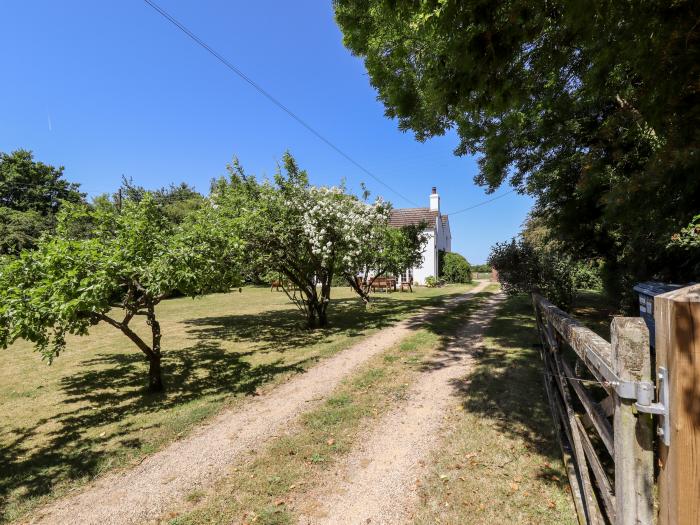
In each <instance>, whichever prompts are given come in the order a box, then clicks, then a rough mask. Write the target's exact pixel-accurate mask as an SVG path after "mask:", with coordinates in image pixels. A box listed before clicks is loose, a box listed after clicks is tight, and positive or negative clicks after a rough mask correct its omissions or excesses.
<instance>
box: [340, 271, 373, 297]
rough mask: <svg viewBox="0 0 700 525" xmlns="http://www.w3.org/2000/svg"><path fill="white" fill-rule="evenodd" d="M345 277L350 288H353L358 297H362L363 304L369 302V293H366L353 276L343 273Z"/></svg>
mask: <svg viewBox="0 0 700 525" xmlns="http://www.w3.org/2000/svg"><path fill="white" fill-rule="evenodd" d="M345 279H346V280H347V281H348V284H349V285H350V288H352V289H353V290H355V293H356V294H357V295H359V296H360V299H362V301H363V302H364V303H365V304H369V293H367V291H366V290H365V289H364V287H363V286H362V285H359V284H357V279H356V278H355V276H354V275H348V274H345Z"/></svg>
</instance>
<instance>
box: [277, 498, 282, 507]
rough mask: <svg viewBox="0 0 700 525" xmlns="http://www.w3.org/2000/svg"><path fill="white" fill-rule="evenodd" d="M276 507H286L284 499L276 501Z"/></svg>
mask: <svg viewBox="0 0 700 525" xmlns="http://www.w3.org/2000/svg"><path fill="white" fill-rule="evenodd" d="M275 505H277V506H278V507H279V506H280V505H284V500H283V499H278V500H277V501H275Z"/></svg>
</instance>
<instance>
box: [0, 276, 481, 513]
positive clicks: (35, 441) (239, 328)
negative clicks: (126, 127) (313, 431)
mask: <svg viewBox="0 0 700 525" xmlns="http://www.w3.org/2000/svg"><path fill="white" fill-rule="evenodd" d="M467 289H468V287H465V286H449V287H445V288H441V289H426V288H418V289H417V290H416V293H414V294H408V293H394V294H387V295H385V294H377V296H376V304H375V306H374V307H373V308H372V309H370V310H367V309H365V308H364V307H363V306H362V304H361V303H360V302H359V301H358V300H357V299H356V298H355V297H354V296H353V295H352V294H351V292H350V291H349V289H348V288H339V289H336V290H334V293H333V304H332V305H331V309H330V322H331V326H330V327H329V328H328V329H326V330H319V331H308V330H305V329H304V328H303V322H302V319H301V318H300V316H299V313H298V312H297V311H296V310H295V308H294V307H293V306H292V305H291V304H290V303H289V301H288V300H287V299H286V297H285V296H284V294H282V293H278V292H270V291H269V289H267V288H255V287H249V288H244V289H243V292H242V293H238V292H234V293H230V294H215V295H210V296H207V297H204V298H201V299H197V300H191V299H186V298H179V299H172V300H168V301H164V302H163V303H161V304H160V305H159V306H158V310H157V314H158V316H159V318H160V320H161V325H162V329H163V334H164V337H163V348H164V360H163V369H164V370H163V373H164V379H165V384H166V392H165V393H164V394H159V395H153V394H148V393H146V391H145V383H146V370H147V367H146V363H145V362H144V360H143V357H142V355H141V354H140V352H138V350H137V349H136V348H135V347H134V346H133V345H132V344H131V343H130V342H129V341H128V339H126V338H125V337H124V336H123V335H122V334H121V333H120V332H118V331H116V330H115V329H113V328H112V327H109V326H106V325H97V326H95V327H94V328H93V329H92V330H91V333H90V335H89V336H87V337H83V338H77V337H71V338H69V340H68V348H67V350H66V351H65V353H63V354H62V355H61V356H60V357H59V358H58V359H56V361H55V362H54V364H53V365H51V366H47V365H46V364H44V363H42V362H41V361H40V358H39V355H38V354H36V353H34V352H32V348H31V345H30V344H28V343H26V342H18V343H16V344H14V345H13V346H11V347H10V348H9V349H7V350H5V351H3V352H2V360H3V366H2V367H1V368H0V450H1V451H2V452H1V453H0V523H1V522H7V521H11V520H13V519H17V518H19V517H22V516H24V515H26V514H27V513H28V512H29V511H31V510H32V509H33V508H35V507H36V506H37V505H39V504H41V503H43V502H46V501H47V500H49V499H51V498H54V497H58V496H61V495H63V494H65V493H66V492H67V491H68V490H69V489H74V488H76V487H79V486H80V485H81V484H83V483H85V482H86V481H88V480H90V479H92V478H94V477H95V476H97V475H99V474H101V473H103V472H105V471H108V470H110V469H114V468H119V467H126V466H129V465H131V464H134V463H135V462H138V461H139V460H140V459H141V458H143V457H144V456H145V455H147V454H151V453H153V452H154V451H156V450H158V449H160V448H162V447H163V446H164V445H166V444H168V443H170V442H172V441H173V440H175V439H177V438H178V437H180V436H182V435H184V434H186V433H187V432H189V431H190V430H191V429H192V428H193V427H194V426H196V425H197V424H200V423H201V422H202V421H203V420H205V419H206V418H208V417H211V416H212V415H213V414H215V413H216V412H217V411H218V410H219V409H221V407H222V406H225V405H232V404H235V403H237V402H239V401H240V400H241V399H243V398H244V397H245V396H247V395H251V394H255V393H256V392H260V391H263V390H265V389H266V388H270V387H272V386H273V385H274V384H276V383H277V382H278V381H281V380H283V379H284V378H286V377H288V376H289V375H290V374H294V373H297V372H299V371H302V370H304V369H306V368H308V367H309V366H311V365H312V364H313V363H315V362H316V361H317V360H318V359H320V358H322V357H325V356H328V355H331V354H334V353H336V352H338V351H340V350H342V349H344V348H347V347H348V346H350V345H352V344H353V343H355V342H357V341H359V340H361V339H362V338H363V337H365V336H367V335H369V334H371V333H373V332H375V331H376V330H378V329H381V328H382V327H385V326H388V325H390V324H393V323H394V322H395V321H396V320H398V319H400V318H402V317H405V316H407V315H409V314H410V313H411V312H413V311H415V310H416V309H418V308H420V307H423V306H427V305H430V304H435V303H438V302H440V301H441V300H442V299H444V298H445V297H449V296H451V295H453V294H457V293H461V292H464V291H466V290H467ZM138 331H139V332H140V333H142V334H143V335H147V333H148V332H147V327H146V326H145V325H143V326H138ZM195 499H196V498H195Z"/></svg>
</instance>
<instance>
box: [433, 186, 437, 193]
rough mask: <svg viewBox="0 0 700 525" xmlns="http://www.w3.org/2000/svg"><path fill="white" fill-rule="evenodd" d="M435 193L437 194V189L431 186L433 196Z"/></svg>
mask: <svg viewBox="0 0 700 525" xmlns="http://www.w3.org/2000/svg"><path fill="white" fill-rule="evenodd" d="M436 193H437V188H436V187H435V186H433V195H435V194H436Z"/></svg>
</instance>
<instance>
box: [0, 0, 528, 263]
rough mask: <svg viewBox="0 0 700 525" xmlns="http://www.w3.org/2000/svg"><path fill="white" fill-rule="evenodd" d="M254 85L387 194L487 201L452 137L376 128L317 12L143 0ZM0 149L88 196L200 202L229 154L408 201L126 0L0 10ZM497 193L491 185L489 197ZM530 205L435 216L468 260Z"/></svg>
mask: <svg viewBox="0 0 700 525" xmlns="http://www.w3.org/2000/svg"><path fill="white" fill-rule="evenodd" d="M158 3H159V5H160V6H161V7H163V8H164V9H165V10H167V11H169V12H170V14H172V15H173V16H174V17H175V18H177V19H178V20H180V22H182V23H183V24H185V25H186V26H188V27H189V29H191V30H192V31H193V32H194V33H196V34H197V35H198V36H200V37H201V38H202V39H203V40H204V41H205V42H207V43H208V44H209V45H211V46H212V47H213V48H214V49H216V50H217V51H219V52H220V53H221V54H222V55H223V56H225V57H226V58H227V59H228V60H229V61H231V62H232V63H233V64H235V65H236V66H237V67H239V68H240V69H241V70H242V71H244V72H245V73H246V74H247V75H248V76H250V77H251V78H253V79H254V80H255V81H256V82H257V83H258V84H260V85H261V86H263V87H264V88H265V89H266V90H267V91H269V92H270V93H271V94H273V95H274V96H275V97H276V98H278V99H279V100H281V101H282V102H283V103H284V104H285V105H287V106H288V107H289V108H290V109H292V110H293V111H294V112H295V113H297V114H298V115H300V116H301V117H302V118H303V119H304V120H305V121H306V122H308V123H309V124H310V125H311V126H313V127H314V128H315V129H316V130H318V131H319V132H320V133H321V134H323V135H324V136H325V137H326V138H328V139H329V140H330V141H332V142H333V143H335V144H336V145H337V146H339V147H340V148H341V149H343V150H344V151H345V152H347V153H348V154H349V155H350V156H351V157H353V158H354V159H355V160H357V161H358V162H359V163H360V164H362V165H363V166H365V167H366V168H368V169H369V170H370V171H371V172H372V173H374V174H375V175H377V176H378V177H379V178H381V179H382V180H383V181H384V182H386V183H387V184H388V185H389V186H391V187H393V188H396V189H398V190H399V192H400V193H402V194H403V195H405V196H407V197H408V198H409V199H411V200H412V201H415V202H417V203H419V204H420V205H422V206H423V205H424V206H427V205H428V194H429V193H430V188H431V186H437V188H438V192H439V193H440V195H441V200H442V204H441V208H442V211H443V213H448V214H449V213H450V212H452V211H456V210H459V209H463V208H466V207H468V206H470V205H472V204H477V203H479V202H481V201H483V200H486V199H488V198H490V196H488V195H485V193H484V191H483V189H481V188H479V187H477V186H475V185H474V183H473V177H474V175H475V173H476V171H477V166H476V162H475V160H474V159H472V158H457V157H454V155H453V154H452V150H453V148H454V147H455V145H456V143H457V139H456V137H455V136H454V135H453V134H448V135H446V136H444V137H439V138H435V139H432V140H430V141H428V142H426V143H419V142H417V141H416V140H415V139H414V138H413V135H412V134H410V133H402V132H400V131H399V130H398V129H397V123H396V122H395V121H391V120H389V119H387V118H386V117H384V108H383V106H382V105H381V104H380V103H379V102H377V100H376V93H375V92H374V90H373V89H372V87H371V86H370V84H369V79H368V76H367V73H366V71H365V69H364V67H363V64H362V61H361V60H359V59H358V58H356V57H353V56H351V55H350V53H349V52H348V51H347V50H346V49H345V48H344V47H343V45H342V40H341V33H340V30H339V29H338V27H337V26H336V24H335V21H334V20H333V12H332V5H331V2H330V1H320V0H302V1H297V2H285V1H281V0H278V1H265V0H257V1H256V2H243V1H240V0H239V1H223V0H216V1H214V0H210V1H206V2H186V1H181V0H159V2H158ZM0 49H2V50H3V61H2V65H3V73H2V81H0V151H11V150H13V149H16V148H20V147H22V148H26V149H31V150H33V151H34V153H35V156H36V158H37V159H38V160H41V161H44V162H47V163H51V164H56V165H63V166H65V168H66V171H65V174H66V177H67V178H68V179H69V180H71V181H75V182H79V183H81V185H82V188H83V190H84V191H86V192H87V193H88V194H89V195H96V194H99V193H102V192H110V191H114V189H116V188H117V187H118V185H119V181H120V178H121V176H122V174H124V175H126V176H127V177H132V178H133V179H134V181H135V182H137V183H139V184H141V185H143V186H146V187H160V186H163V185H167V184H168V183H170V182H176V183H177V182H180V181H186V182H188V183H190V184H192V185H194V186H195V187H196V188H197V189H199V190H200V191H202V192H206V191H207V190H208V185H209V180H210V179H211V178H212V177H216V176H219V175H221V174H223V173H224V167H225V165H226V163H227V162H228V161H229V160H230V159H231V157H232V156H233V155H237V156H238V157H239V158H240V160H241V162H242V163H243V165H244V166H245V167H246V169H247V170H248V171H249V172H251V173H256V174H260V175H263V174H271V173H272V172H274V169H275V165H276V162H277V160H279V158H280V157H281V155H282V154H283V153H284V151H285V150H287V149H289V150H290V151H291V152H292V153H293V154H294V155H295V156H296V157H297V159H298V161H299V163H300V164H301V165H302V167H305V168H306V169H308V170H309V174H310V176H311V179H312V181H313V182H314V183H316V184H337V183H338V182H339V181H340V180H341V179H343V178H344V179H345V180H346V181H347V184H348V186H349V188H350V189H351V190H353V191H359V183H360V182H361V181H364V182H365V183H366V184H367V186H368V187H369V189H370V190H371V191H372V193H373V194H375V195H377V194H380V195H383V196H384V197H385V198H387V199H388V200H391V201H392V202H393V203H394V205H395V206H396V207H406V206H412V205H411V204H409V203H407V202H404V201H402V200H401V199H400V198H399V197H397V196H396V195H394V194H392V193H390V192H389V191H388V190H386V189H385V188H383V187H382V186H380V185H379V184H378V183H376V182H375V181H374V180H372V179H371V178H370V177H369V176H367V175H366V174H365V173H363V172H362V171H360V170H359V169H358V168H357V167H355V166H353V165H352V164H351V163H350V162H348V161H347V160H345V159H344V158H342V157H341V156H340V155H338V153H337V152H335V151H333V150H332V149H331V148H329V147H328V146H327V145H325V144H324V143H322V142H321V141H319V140H318V138H316V137H314V136H313V135H312V134H311V133H309V132H308V131H307V130H306V129H304V128H303V127H301V126H300V125H299V124H298V123H297V122H295V121H294V120H292V119H291V118H289V116H287V115H286V114H285V113H283V112H282V111H281V110H280V109H279V108H277V107H276V106H274V105H273V104H271V103H270V102H269V101H268V100H266V99H265V98H263V97H262V96H261V95H260V94H259V93H258V92H256V91H255V90H254V89H252V88H251V87H250V86H249V85H248V84H246V83H245V82H244V81H242V80H241V79H240V78H238V77H236V76H235V75H234V74H233V73H232V72H231V71H229V70H228V69H226V68H225V67H224V66H223V65H222V64H221V63H219V62H218V61H217V60H216V59H215V58H214V57H212V56H211V55H209V54H208V53H207V52H206V51H204V50H203V49H202V48H200V47H198V46H197V45H195V44H194V42H192V41H191V40H189V39H188V38H187V37H186V36H185V35H183V34H182V33H181V32H180V31H178V30H177V29H176V28H175V27H174V26H172V25H171V24H170V23H169V22H167V21H166V20H165V19H164V18H162V17H161V16H160V15H158V14H157V13H156V12H155V11H154V10H153V9H152V8H151V7H149V6H148V5H146V4H145V3H144V2H143V1H141V0H121V1H109V2H107V1H105V2H85V1H73V0H64V1H61V2H54V1H47V0H44V1H39V0H36V1H31V2H28V1H26V0H3V1H2V4H1V5H0ZM505 191H507V188H502V189H501V190H499V191H498V192H497V195H498V194H500V193H503V192H505ZM530 206H531V200H530V199H529V198H527V197H523V196H519V195H517V194H515V193H512V194H510V195H507V196H505V197H504V198H502V199H499V200H497V201H495V202H493V203H491V204H487V205H485V206H481V207H479V208H476V209H474V210H472V211H469V212H465V213H461V214H457V215H454V216H451V217H450V224H451V228H452V232H453V251H458V252H460V253H462V254H463V255H465V256H466V257H467V258H468V259H469V260H470V261H471V262H474V263H479V262H484V261H485V259H486V257H487V255H488V252H489V247H490V246H491V245H492V244H493V243H494V242H496V241H499V240H504V239H507V238H510V237H512V236H514V235H516V234H517V232H518V230H519V228H520V225H521V224H522V222H523V220H524V218H525V215H526V213H527V211H528V209H529V208H530Z"/></svg>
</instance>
